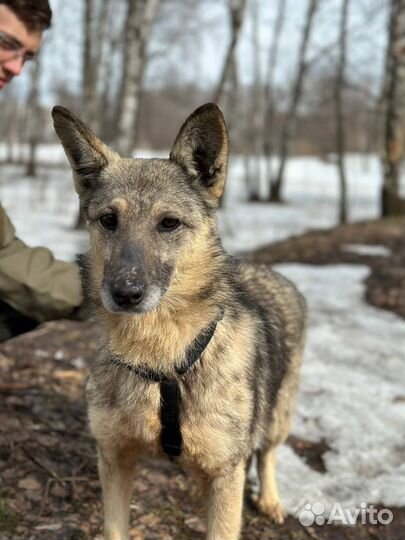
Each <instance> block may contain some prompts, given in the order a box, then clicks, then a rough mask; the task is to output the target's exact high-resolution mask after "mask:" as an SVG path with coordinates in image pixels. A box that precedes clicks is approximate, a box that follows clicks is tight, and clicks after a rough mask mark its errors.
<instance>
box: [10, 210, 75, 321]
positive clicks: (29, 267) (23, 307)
mask: <svg viewBox="0 0 405 540" xmlns="http://www.w3.org/2000/svg"><path fill="white" fill-rule="evenodd" d="M0 298H1V299H2V300H3V301H4V302H7V303H8V304H9V305H10V306H12V307H13V308H14V309H16V310H17V311H19V312H20V313H22V314H23V315H26V316H28V317H31V318H32V319H34V320H36V321H38V322H43V321H46V320H51V319H59V318H64V317H69V316H71V315H72V313H73V311H74V310H75V309H76V308H77V307H79V306H80V305H81V303H82V289H81V282H80V275H79V268H78V266H77V265H76V264H72V263H67V262H63V261H57V260H56V259H55V258H54V256H53V255H52V252H51V251H49V249H46V248H43V247H35V248H31V247H28V246H27V245H25V244H24V242H22V241H21V240H19V239H18V238H17V237H16V236H15V230H14V227H13V225H12V223H11V221H10V219H9V218H8V216H7V214H6V212H5V210H4V209H3V208H2V206H1V205H0Z"/></svg>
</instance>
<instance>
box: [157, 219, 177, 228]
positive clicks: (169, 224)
mask: <svg viewBox="0 0 405 540" xmlns="http://www.w3.org/2000/svg"><path fill="white" fill-rule="evenodd" d="M179 226H180V220H178V219H177V218H172V217H165V218H163V219H162V221H161V222H160V223H159V225H158V230H159V231H161V232H170V231H174V230H175V229H177V227H179Z"/></svg>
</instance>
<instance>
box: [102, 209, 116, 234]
mask: <svg viewBox="0 0 405 540" xmlns="http://www.w3.org/2000/svg"><path fill="white" fill-rule="evenodd" d="M98 221H99V223H100V225H101V226H102V227H103V229H106V230H107V231H115V229H116V228H117V225H118V220H117V216H116V215H115V214H112V213H110V214H104V215H103V216H101V217H100V218H99V219H98Z"/></svg>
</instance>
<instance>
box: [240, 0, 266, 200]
mask: <svg viewBox="0 0 405 540" xmlns="http://www.w3.org/2000/svg"><path fill="white" fill-rule="evenodd" d="M251 13H252V67H253V84H252V91H251V92H250V93H249V103H248V115H247V118H246V120H245V126H246V131H245V138H246V140H245V144H244V149H245V155H244V161H245V181H246V186H247V192H248V197H249V201H258V200H260V176H261V174H260V173H261V166H260V158H261V147H262V140H261V137H262V130H261V123H262V105H263V82H262V75H261V68H260V43H259V41H260V40H259V32H260V25H259V19H260V17H259V15H260V13H259V2H258V0H251Z"/></svg>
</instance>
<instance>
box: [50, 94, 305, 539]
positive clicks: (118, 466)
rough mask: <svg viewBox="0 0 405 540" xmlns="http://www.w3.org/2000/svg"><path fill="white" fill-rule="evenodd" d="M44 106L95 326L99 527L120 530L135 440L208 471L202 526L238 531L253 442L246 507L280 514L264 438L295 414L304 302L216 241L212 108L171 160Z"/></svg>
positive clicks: (217, 140)
mask: <svg viewBox="0 0 405 540" xmlns="http://www.w3.org/2000/svg"><path fill="white" fill-rule="evenodd" d="M52 114H53V119H54V125H55V130H56V133H57V135H58V137H59V138H60V140H61V142H62V145H63V147H64V150H65V153H66V155H67V158H68V160H69V162H70V164H71V167H72V169H73V177H74V182H75V188H76V191H77V193H78V195H79V198H80V203H81V208H82V211H83V212H84V214H85V217H86V219H87V224H88V229H89V233H90V249H89V252H88V254H87V255H86V256H85V260H84V263H83V267H84V280H83V283H84V288H85V290H86V294H87V296H88V298H89V300H90V302H91V304H92V306H93V312H94V315H95V318H96V320H97V321H98V324H99V325H100V327H101V329H102V336H103V338H102V344H101V348H100V352H99V354H98V356H97V358H96V359H95V360H94V363H93V365H92V367H91V373H90V376H89V379H88V383H87V388H86V396H87V400H88V407H89V424H90V429H91V432H92V434H93V435H94V437H95V439H96V441H97V446H98V456H99V474H100V480H101V485H102V490H103V499H104V518H105V537H106V538H107V539H108V540H128V539H129V532H128V523H129V507H130V499H131V493H132V482H133V475H134V466H135V463H136V461H137V459H138V458H139V456H141V455H142V454H145V453H146V452H147V453H148V455H154V456H162V455H165V454H168V455H169V456H170V457H171V458H172V459H176V460H177V461H178V462H179V463H180V464H181V466H184V467H186V468H188V469H190V470H191V471H194V472H195V473H196V475H197V476H199V477H201V478H203V484H204V486H205V488H206V490H207V497H206V500H207V536H206V538H207V540H237V539H238V538H239V537H240V529H241V521H242V506H243V498H244V497H243V495H244V484H245V479H246V475H247V468H248V464H249V463H250V458H251V457H252V456H253V455H256V456H257V464H258V476H259V480H260V491H259V494H258V495H257V496H256V504H257V507H258V508H259V510H260V511H262V512H264V513H265V514H266V515H268V516H269V517H270V518H271V519H272V520H274V521H275V522H277V523H282V521H283V519H284V511H283V509H282V506H281V504H280V501H279V497H278V492H277V486H276V479H275V448H276V447H277V445H279V444H280V443H281V442H283V441H284V440H285V439H286V437H287V434H288V432H289V428H290V421H291V414H292V409H293V402H294V396H295V394H296V391H297V386H298V379H299V369H300V363H301V358H302V353H303V347H304V340H305V330H306V304H305V300H304V298H303V296H302V295H301V294H300V293H299V292H298V291H297V289H296V288H295V287H294V285H293V284H292V283H291V282H290V281H288V280H287V279H285V278H284V277H282V276H281V275H279V274H278V273H276V272H273V271H271V270H270V269H269V268H267V267H266V266H263V265H261V266H259V265H258V266H255V265H254V264H252V263H248V262H242V261H238V260H236V259H234V258H232V257H231V256H229V255H228V254H227V253H226V252H225V251H224V249H223V247H222V244H221V241H220V239H219V236H218V232H217V224H216V208H217V207H218V201H219V198H220V197H221V195H222V193H223V190H224V186H225V179H226V174H227V162H228V135H227V129H226V125H225V121H224V118H223V115H222V113H221V111H220V109H219V108H218V107H217V106H216V105H214V104H210V103H208V104H206V105H203V106H201V107H199V108H198V109H197V110H196V111H194V112H193V113H192V114H191V115H190V116H189V117H188V118H187V120H186V121H185V123H184V124H183V126H182V127H181V129H180V131H179V133H178V135H177V138H176V139H175V142H174V146H173V148H172V151H171V153H170V157H169V159H130V158H122V157H120V156H119V155H118V154H117V153H115V152H114V151H113V150H112V149H110V148H109V147H108V146H106V145H105V144H104V143H103V142H102V141H100V140H99V139H98V138H97V137H96V136H95V135H94V134H93V133H92V131H90V129H89V128H88V127H86V125H85V124H84V123H83V122H82V121H81V120H80V119H78V118H77V117H76V116H74V115H73V114H72V113H71V112H69V111H68V110H67V109H65V108H63V107H59V106H57V107H54V109H53V111H52Z"/></svg>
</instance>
